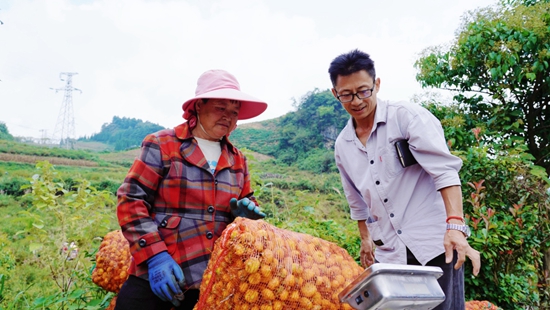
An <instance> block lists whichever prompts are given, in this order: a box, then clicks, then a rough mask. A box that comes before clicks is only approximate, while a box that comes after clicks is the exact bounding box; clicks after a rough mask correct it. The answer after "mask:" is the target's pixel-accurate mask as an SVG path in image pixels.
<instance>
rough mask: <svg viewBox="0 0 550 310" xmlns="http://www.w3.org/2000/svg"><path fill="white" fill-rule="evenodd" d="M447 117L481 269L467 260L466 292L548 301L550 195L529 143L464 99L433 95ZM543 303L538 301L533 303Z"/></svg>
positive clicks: (510, 303) (515, 301) (432, 106)
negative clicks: (514, 139)
mask: <svg viewBox="0 0 550 310" xmlns="http://www.w3.org/2000/svg"><path fill="white" fill-rule="evenodd" d="M426 107H427V108H428V109H429V110H430V111H431V112H432V113H433V114H434V115H436V116H437V117H438V118H439V119H440V121H441V124H442V125H443V128H444V130H445V136H446V137H447V138H448V139H449V141H448V144H449V145H450V146H451V151H452V152H453V154H455V155H457V156H459V157H460V158H461V159H462V160H463V167H462V169H461V170H460V178H461V180H462V190H463V195H464V214H465V215H466V218H467V223H468V225H469V226H470V227H471V229H472V236H471V237H470V238H469V243H470V245H471V246H472V247H474V248H475V249H477V250H479V251H480V253H481V257H482V269H481V271H480V273H479V275H478V276H477V277H472V276H471V273H472V270H471V264H466V265H465V266H466V276H465V283H466V286H465V287H466V299H467V300H475V299H487V300H490V301H492V302H495V303H496V304H498V305H499V306H501V307H503V308H504V309H525V307H526V306H531V307H533V306H536V305H539V306H540V309H546V308H545V307H547V306H548V301H549V300H548V296H547V295H546V294H547V292H548V280H549V277H548V275H547V274H546V273H545V270H544V268H543V265H544V262H543V259H544V251H545V249H547V248H548V246H549V245H550V239H549V236H548V231H549V228H550V220H549V215H550V198H549V196H548V193H547V192H546V189H547V187H548V178H547V176H546V173H545V171H544V169H543V168H541V167H540V166H536V165H534V164H533V156H532V155H531V154H529V153H528V150H527V148H526V147H525V146H524V145H516V146H514V147H510V146H509V145H507V144H506V142H505V141H503V140H499V139H496V137H494V136H493V137H492V136H491V134H490V133H488V132H487V131H485V130H484V129H483V125H484V124H483V120H482V119H480V118H478V117H477V116H476V115H473V114H471V113H468V112H467V107H461V106H459V105H453V106H445V105H442V104H439V103H434V102H430V103H427V104H426ZM534 309H539V308H534Z"/></svg>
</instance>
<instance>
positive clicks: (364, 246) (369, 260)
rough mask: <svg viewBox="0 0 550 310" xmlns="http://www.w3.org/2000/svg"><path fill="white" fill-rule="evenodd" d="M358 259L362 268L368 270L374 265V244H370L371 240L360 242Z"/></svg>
mask: <svg viewBox="0 0 550 310" xmlns="http://www.w3.org/2000/svg"><path fill="white" fill-rule="evenodd" d="M359 259H360V260H361V266H363V268H368V267H370V265H372V264H374V242H372V239H365V240H361V250H360V252H359Z"/></svg>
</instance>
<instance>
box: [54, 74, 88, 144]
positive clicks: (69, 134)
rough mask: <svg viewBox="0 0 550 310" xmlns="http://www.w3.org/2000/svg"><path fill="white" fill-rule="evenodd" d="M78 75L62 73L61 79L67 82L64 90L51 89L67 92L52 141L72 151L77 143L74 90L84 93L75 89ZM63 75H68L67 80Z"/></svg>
mask: <svg viewBox="0 0 550 310" xmlns="http://www.w3.org/2000/svg"><path fill="white" fill-rule="evenodd" d="M75 74H78V73H76V72H61V73H60V74H59V79H60V80H61V81H66V84H65V87H64V88H56V89H54V88H51V89H53V90H55V92H56V93H57V92H58V91H60V90H63V91H64V92H65V94H64V96H63V103H62V104H61V109H60V110H59V115H58V116H57V123H56V124H55V130H54V132H53V136H52V141H53V142H54V143H56V142H57V141H59V145H60V146H61V147H63V148H67V149H72V148H74V143H75V128H74V113H73V90H77V91H79V92H80V93H82V91H81V90H80V89H78V88H74V87H73V75H75ZM63 75H66V76H67V77H66V80H64V79H63Z"/></svg>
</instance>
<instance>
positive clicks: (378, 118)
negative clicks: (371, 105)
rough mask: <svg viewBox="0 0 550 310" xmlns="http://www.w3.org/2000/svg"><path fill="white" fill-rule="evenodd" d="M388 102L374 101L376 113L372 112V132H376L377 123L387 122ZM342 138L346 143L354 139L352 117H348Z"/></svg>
mask: <svg viewBox="0 0 550 310" xmlns="http://www.w3.org/2000/svg"><path fill="white" fill-rule="evenodd" d="M387 107H388V102H387V101H385V100H377V101H376V111H375V112H374V125H373V127H372V131H375V130H376V127H378V124H379V123H386V122H387V121H388V109H387ZM344 130H345V132H344V138H345V139H346V140H347V141H353V140H354V139H355V138H356V134H355V126H353V117H350V118H349V120H348V124H347V125H346V128H344Z"/></svg>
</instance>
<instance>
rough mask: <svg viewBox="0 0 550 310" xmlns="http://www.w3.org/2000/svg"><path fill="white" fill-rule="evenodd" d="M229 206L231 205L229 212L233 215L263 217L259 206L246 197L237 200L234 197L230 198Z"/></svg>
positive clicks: (252, 217)
mask: <svg viewBox="0 0 550 310" xmlns="http://www.w3.org/2000/svg"><path fill="white" fill-rule="evenodd" d="M229 206H230V207H231V213H232V214H233V216H235V217H237V216H240V217H246V218H249V219H251V220H257V219H263V218H264V217H265V213H263V212H262V211H260V208H258V206H256V204H255V203H254V201H251V200H250V199H248V198H243V199H241V200H239V201H237V199H236V198H231V200H229Z"/></svg>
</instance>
